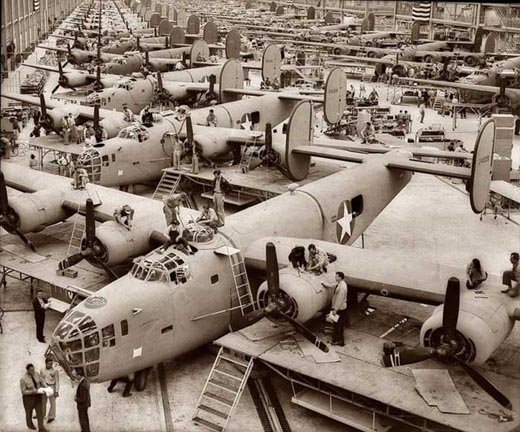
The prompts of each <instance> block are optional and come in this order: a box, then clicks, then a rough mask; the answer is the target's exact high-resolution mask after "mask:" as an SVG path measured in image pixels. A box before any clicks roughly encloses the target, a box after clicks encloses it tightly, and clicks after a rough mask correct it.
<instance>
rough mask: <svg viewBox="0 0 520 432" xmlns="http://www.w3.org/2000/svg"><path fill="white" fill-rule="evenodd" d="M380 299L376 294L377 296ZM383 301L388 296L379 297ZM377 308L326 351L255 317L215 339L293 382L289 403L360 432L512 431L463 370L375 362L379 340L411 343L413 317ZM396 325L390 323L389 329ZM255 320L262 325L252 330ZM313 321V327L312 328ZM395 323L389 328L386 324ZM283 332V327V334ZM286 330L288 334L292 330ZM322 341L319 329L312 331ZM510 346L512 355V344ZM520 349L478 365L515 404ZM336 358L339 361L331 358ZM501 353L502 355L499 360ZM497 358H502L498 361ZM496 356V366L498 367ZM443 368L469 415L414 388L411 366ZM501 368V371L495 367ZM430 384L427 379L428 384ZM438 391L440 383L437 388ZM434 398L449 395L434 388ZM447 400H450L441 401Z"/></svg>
mask: <svg viewBox="0 0 520 432" xmlns="http://www.w3.org/2000/svg"><path fill="white" fill-rule="evenodd" d="M378 300H379V299H378ZM382 301H391V300H388V299H382ZM385 310H391V309H387V308H386V307H385V308H384V309H379V308H376V309H375V310H373V312H371V313H369V314H368V315H366V316H363V315H358V316H357V318H356V319H354V320H352V321H353V323H352V327H350V328H348V329H347V330H346V331H345V346H344V347H333V346H331V345H329V349H331V350H332V353H330V352H329V353H327V354H325V355H324V353H322V352H321V351H319V350H318V349H317V348H316V347H314V346H313V345H312V344H310V343H309V344H308V345H307V346H306V347H305V345H303V346H304V348H303V349H302V344H301V343H299V342H298V341H301V340H302V339H303V338H302V337H301V336H300V335H299V334H298V333H293V332H291V330H292V329H291V328H289V329H288V328H287V327H279V328H278V329H277V328H276V325H275V324H273V323H270V322H269V323H270V324H269V326H270V327H271V330H269V329H268V327H267V328H266V324H265V323H266V321H267V320H264V321H261V322H259V323H257V324H255V325H253V326H251V327H250V328H248V329H245V330H246V331H244V330H241V331H239V332H235V333H229V334H227V335H225V336H223V337H221V338H220V339H218V340H217V341H216V342H215V343H216V344H217V345H219V346H221V347H223V348H224V350H228V351H230V352H234V353H236V355H240V356H243V357H244V358H245V359H246V360H247V359H253V360H254V362H255V364H256V365H259V364H260V365H261V366H265V367H267V368H268V369H269V370H271V371H272V372H275V373H276V374H278V375H279V376H281V377H283V378H284V379H285V380H287V381H289V382H290V383H291V388H292V393H293V395H292V402H293V403H296V404H298V405H300V406H303V407H305V408H307V409H310V410H312V411H315V412H318V413H320V414H322V415H325V416H327V417H329V418H333V419H335V420H337V421H340V422H342V423H344V424H347V425H350V426H352V427H355V428H357V429H359V430H362V431H386V430H389V429H390V427H391V426H394V427H396V429H394V430H399V431H404V430H406V431H408V430H411V431H432V432H433V431H435V432H439V431H467V432H489V431H494V432H510V431H516V430H518V428H519V427H520V412H518V410H516V411H512V412H508V413H507V414H512V416H513V420H512V421H509V422H498V419H497V418H494V417H493V415H492V413H498V412H500V410H501V409H502V407H501V406H500V405H499V404H498V403H496V402H495V401H494V400H493V399H491V398H490V397H489V396H488V395H487V394H486V393H485V392H484V391H482V390H481V389H480V388H479V387H478V386H477V385H475V384H474V382H473V381H472V380H471V378H469V377H468V376H467V375H466V374H465V373H464V372H463V371H462V370H461V369H458V368H455V367H452V366H447V365H445V364H443V363H441V362H438V361H434V360H428V361H424V362H421V363H416V364H412V365H408V366H402V367H397V368H391V369H389V368H384V367H382V366H381V364H380V359H381V352H382V347H383V344H384V343H385V342H387V341H389V340H392V341H398V342H402V343H403V344H405V345H407V346H416V345H417V344H418V341H419V330H420V325H421V322H420V321H419V320H416V319H413V318H409V317H405V316H402V315H398V314H395V313H393V312H385ZM394 325H395V327H394ZM255 326H259V327H260V328H259V329H258V330H257V331H255ZM317 327H318V325H317V323H314V326H313V327H312V329H313V331H315V332H316V330H317ZM393 327H394V330H389V329H392V328H393ZM288 330H289V333H288V332H287V331H288ZM291 333H292V335H291ZM317 333H318V335H320V337H321V338H322V339H323V340H326V339H325V338H324V336H323V334H322V333H320V332H319V331H318V332H317ZM511 349H512V350H514V354H511V352H510V350H511ZM519 356H520V347H518V346H515V345H514V344H512V343H511V342H509V346H508V347H506V346H503V347H501V348H500V349H499V351H498V352H497V354H496V355H495V356H494V357H492V358H491V359H490V360H488V362H487V363H486V365H484V366H483V367H482V368H479V371H480V372H481V373H482V374H483V375H485V376H486V377H488V378H489V379H490V380H491V381H492V382H494V383H495V384H496V385H497V386H498V387H499V388H500V389H501V390H502V391H504V392H505V393H506V395H507V396H508V397H510V398H511V401H512V403H513V407H518V406H519V402H520V394H519V392H518V391H517V390H518V388H520V371H519V370H518V368H517V360H515V358H516V359H518V358H519ZM334 357H337V358H338V360H337V361H333V360H331V359H333V358H334ZM506 358H507V361H504V359H506ZM498 359H500V360H498ZM497 362H499V365H500V366H499V367H497ZM446 369H447V370H448V371H449V374H450V376H451V378H452V380H453V382H454V384H455V386H456V389H457V390H458V392H459V393H460V396H462V399H463V400H464V402H465V404H466V405H467V408H468V409H469V415H464V414H448V413H443V412H441V411H440V410H439V409H438V408H437V406H429V405H428V404H427V402H426V401H425V400H424V399H422V397H421V396H420V395H419V393H418V392H417V391H416V381H415V379H414V375H413V371H414V370H415V371H417V370H426V371H428V372H432V371H433V370H446ZM497 369H500V375H499V374H498V373H496V372H498V371H497ZM432 384H433V383H432ZM437 390H438V391H440V389H437ZM438 395H440V396H439V398H440V399H443V398H444V397H446V398H447V397H450V396H452V395H446V396H445V395H443V394H442V393H438ZM447 400H450V399H447Z"/></svg>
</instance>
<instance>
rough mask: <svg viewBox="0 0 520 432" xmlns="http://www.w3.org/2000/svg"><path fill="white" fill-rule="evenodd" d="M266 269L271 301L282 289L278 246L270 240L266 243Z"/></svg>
mask: <svg viewBox="0 0 520 432" xmlns="http://www.w3.org/2000/svg"><path fill="white" fill-rule="evenodd" d="M265 255H266V270H267V290H268V291H269V298H270V299H271V301H274V300H276V298H277V297H278V292H279V289H280V274H279V272H278V258H277V256H276V247H275V245H274V244H273V243H271V242H269V243H267V244H266V245H265Z"/></svg>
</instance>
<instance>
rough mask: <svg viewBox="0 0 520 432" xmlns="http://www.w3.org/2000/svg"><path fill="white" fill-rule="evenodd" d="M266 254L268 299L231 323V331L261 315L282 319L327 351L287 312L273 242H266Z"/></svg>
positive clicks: (261, 316)
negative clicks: (262, 306) (264, 303)
mask: <svg viewBox="0 0 520 432" xmlns="http://www.w3.org/2000/svg"><path fill="white" fill-rule="evenodd" d="M265 254H266V276H267V292H268V297H269V301H268V303H267V306H266V307H265V308H263V309H258V310H255V311H254V312H251V313H249V314H246V315H245V316H242V317H240V318H238V319H236V320H234V322H232V323H231V328H232V329H233V331H237V330H239V329H241V328H243V327H247V326H248V325H251V324H253V323H255V322H256V321H258V320H260V319H261V318H263V317H267V318H272V319H275V320H277V321H279V320H282V321H286V322H288V323H289V324H291V325H292V326H293V327H294V329H295V330H296V331H297V332H299V333H301V334H302V336H303V337H305V339H307V340H308V341H309V342H311V343H312V344H313V345H314V346H316V347H317V348H319V349H320V350H321V351H323V352H328V351H329V347H328V346H327V344H326V343H325V342H323V341H322V340H321V339H320V338H319V337H318V336H317V335H315V334H314V333H313V332H312V331H310V330H309V329H308V328H307V327H305V326H304V325H303V324H302V323H300V322H298V321H296V320H295V319H294V318H292V317H291V316H290V315H289V314H288V313H287V312H288V311H289V308H290V306H289V304H288V303H287V300H286V296H285V295H283V294H282V292H280V274H279V271H278V258H277V256H276V247H275V245H274V244H273V243H271V242H268V243H267V244H266V245H265Z"/></svg>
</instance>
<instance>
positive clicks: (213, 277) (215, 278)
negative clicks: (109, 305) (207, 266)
mask: <svg viewBox="0 0 520 432" xmlns="http://www.w3.org/2000/svg"><path fill="white" fill-rule="evenodd" d="M210 280H211V285H215V284H216V283H217V282H218V274H214V275H213V276H211V279H210Z"/></svg>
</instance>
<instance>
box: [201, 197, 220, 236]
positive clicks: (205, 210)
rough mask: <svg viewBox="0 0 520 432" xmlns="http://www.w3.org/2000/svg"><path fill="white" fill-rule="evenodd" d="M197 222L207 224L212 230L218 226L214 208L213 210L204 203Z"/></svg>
mask: <svg viewBox="0 0 520 432" xmlns="http://www.w3.org/2000/svg"><path fill="white" fill-rule="evenodd" d="M197 222H198V223H199V224H201V225H207V226H209V227H211V228H213V229H214V230H216V229H217V227H218V216H217V213H216V212H215V210H213V209H212V208H211V207H210V205H209V204H207V203H206V204H204V206H203V207H202V212H201V213H200V216H199V217H198V218H197Z"/></svg>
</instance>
